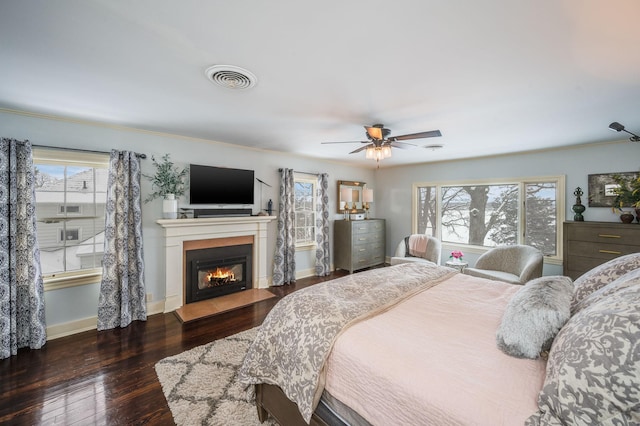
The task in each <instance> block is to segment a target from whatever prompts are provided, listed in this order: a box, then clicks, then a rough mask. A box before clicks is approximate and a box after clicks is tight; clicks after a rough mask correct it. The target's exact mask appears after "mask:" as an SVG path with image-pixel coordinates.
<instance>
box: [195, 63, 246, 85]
mask: <svg viewBox="0 0 640 426" xmlns="http://www.w3.org/2000/svg"><path fill="white" fill-rule="evenodd" d="M205 74H206V75H207V78H208V79H209V80H211V81H212V82H214V83H215V84H217V85H218V86H222V87H226V88H228V89H249V88H251V87H253V86H255V85H256V83H257V82H258V79H257V78H256V76H255V75H254V74H253V73H252V72H251V71H247V70H245V69H244V68H240V67H236V66H234V65H214V66H212V67H209V68H207V71H205Z"/></svg>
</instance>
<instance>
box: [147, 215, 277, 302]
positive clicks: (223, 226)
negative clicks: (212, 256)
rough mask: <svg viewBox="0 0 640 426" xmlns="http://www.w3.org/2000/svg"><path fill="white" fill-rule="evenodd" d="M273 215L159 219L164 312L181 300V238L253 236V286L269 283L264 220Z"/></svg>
mask: <svg viewBox="0 0 640 426" xmlns="http://www.w3.org/2000/svg"><path fill="white" fill-rule="evenodd" d="M274 219H276V217H275V216H238V217H213V218H202V219H161V220H158V221H156V223H157V224H158V225H160V226H162V228H163V229H164V254H165V286H166V289H165V302H164V312H171V311H175V310H176V309H178V308H179V307H181V306H182V305H183V304H184V280H185V276H184V264H183V263H184V252H183V249H184V247H183V246H184V242H185V241H198V240H208V239H217V238H233V237H244V236H252V237H253V265H252V267H253V283H252V284H253V288H267V287H269V278H268V275H267V247H269V244H268V241H267V233H268V232H267V231H268V229H267V228H268V227H267V225H268V223H269V222H271V221H272V220H274Z"/></svg>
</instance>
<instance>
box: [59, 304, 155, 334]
mask: <svg viewBox="0 0 640 426" xmlns="http://www.w3.org/2000/svg"><path fill="white" fill-rule="evenodd" d="M163 312H164V302H151V303H147V315H153V314H161V313H163ZM97 327H98V317H97V316H95V317H89V318H83V319H80V320H75V321H70V322H65V323H62V324H54V325H51V326H49V327H47V340H54V339H58V338H60V337H65V336H70V335H72V334H77V333H82V332H83V331H89V330H95V329H96V328H97Z"/></svg>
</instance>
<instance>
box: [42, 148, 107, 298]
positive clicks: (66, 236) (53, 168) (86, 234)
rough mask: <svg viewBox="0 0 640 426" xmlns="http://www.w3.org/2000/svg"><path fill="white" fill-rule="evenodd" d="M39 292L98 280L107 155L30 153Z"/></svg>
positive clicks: (56, 152)
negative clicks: (42, 287) (41, 285)
mask: <svg viewBox="0 0 640 426" xmlns="http://www.w3.org/2000/svg"><path fill="white" fill-rule="evenodd" d="M33 157H34V158H33V162H34V168H35V173H36V217H37V220H38V244H39V246H40V263H41V266H42V274H43V277H44V281H45V289H52V288H62V287H68V286H71V285H80V284H86V283H89V282H96V281H97V280H99V276H100V274H101V272H102V271H101V266H102V265H101V263H102V254H103V244H104V221H105V204H106V189H107V176H108V167H109V155H108V154H99V153H88V152H80V151H68V150H56V149H44V148H37V147H35V148H34V152H33Z"/></svg>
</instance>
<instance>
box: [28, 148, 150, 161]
mask: <svg viewBox="0 0 640 426" xmlns="http://www.w3.org/2000/svg"><path fill="white" fill-rule="evenodd" d="M31 146H34V147H37V148H49V149H61V150H63V151H79V152H92V153H94V154H111V153H110V152H106V151H96V150H93V149H79V148H65V147H60V146H48V145H31ZM136 156H137V157H138V158H142V159H143V160H144V159H146V158H147V154H139V153H137V152H136Z"/></svg>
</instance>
